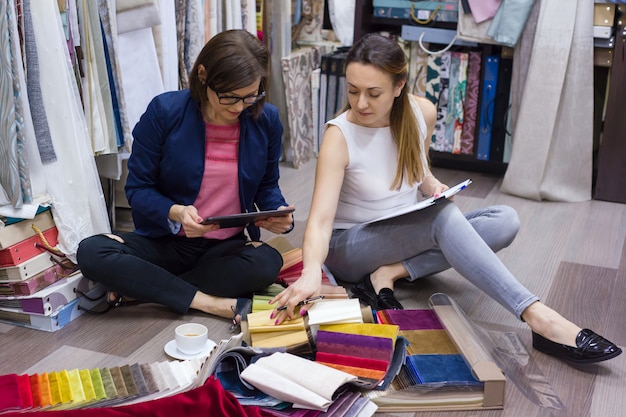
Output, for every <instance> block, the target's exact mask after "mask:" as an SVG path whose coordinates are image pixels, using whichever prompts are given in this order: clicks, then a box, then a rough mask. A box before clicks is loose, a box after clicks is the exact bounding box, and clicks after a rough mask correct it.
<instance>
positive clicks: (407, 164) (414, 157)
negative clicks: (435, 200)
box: [344, 33, 428, 188]
mask: <svg viewBox="0 0 626 417" xmlns="http://www.w3.org/2000/svg"><path fill="white" fill-rule="evenodd" d="M354 62H357V63H360V64H363V65H373V66H374V67H376V68H377V69H379V70H380V71H382V72H384V73H386V74H388V75H389V76H390V77H391V81H392V83H393V86H394V87H396V86H398V85H399V84H400V83H401V82H402V81H406V80H407V77H408V63H407V58H406V55H405V54H404V51H403V50H402V48H401V47H400V45H398V43H397V42H395V41H393V40H391V39H389V38H386V37H384V36H382V35H379V34H376V33H368V34H366V35H365V36H363V37H362V38H361V39H359V40H358V41H357V42H356V43H355V44H354V45H353V46H352V48H351V49H350V52H348V56H347V58H346V66H348V65H350V64H351V63H354ZM407 90H408V89H407V88H406V85H405V88H403V89H402V92H401V93H400V96H398V97H396V99H395V100H394V102H393V105H392V107H391V115H390V121H389V127H390V129H391V136H392V137H393V141H394V143H395V144H396V147H397V149H398V167H397V170H396V177H395V178H394V180H393V184H391V188H400V186H401V185H402V181H403V179H404V178H405V176H406V180H407V182H408V183H409V184H415V183H417V182H419V181H421V180H423V178H422V176H423V175H424V169H425V168H426V167H424V166H423V163H422V158H421V153H422V152H421V149H422V147H421V146H420V141H421V140H422V138H420V137H419V129H418V126H417V119H416V118H415V114H414V113H413V109H412V108H411V103H410V102H409V94H408V93H407ZM349 108H350V103H348V104H346V106H345V107H344V111H345V110H348V109H349ZM426 157H428V155H426ZM426 160H428V159H426Z"/></svg>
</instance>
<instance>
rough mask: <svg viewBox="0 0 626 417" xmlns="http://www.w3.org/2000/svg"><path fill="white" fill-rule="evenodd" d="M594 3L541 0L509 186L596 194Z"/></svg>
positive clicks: (544, 193) (533, 192)
mask: <svg viewBox="0 0 626 417" xmlns="http://www.w3.org/2000/svg"><path fill="white" fill-rule="evenodd" d="M593 8H594V6H593V2H589V1H584V0H555V1H543V2H541V6H540V10H539V17H538V20H537V24H536V28H535V33H534V41H533V47H532V50H531V51H530V56H529V57H528V60H529V66H528V73H527V74H526V80H525V88H524V89H523V90H517V91H523V94H522V97H521V101H520V104H519V111H518V114H517V119H516V121H515V127H514V131H513V149H512V153H511V160H510V162H509V166H508V168H507V172H506V174H505V176H504V180H503V182H502V186H501V190H502V191H503V192H505V193H509V194H513V195H518V196H520V197H525V198H529V199H532V200H553V201H568V202H575V201H585V200H589V199H591V184H592V153H593ZM531 14H532V13H531ZM531 27H532V24H531ZM524 36H526V35H524ZM517 60H518V59H516V61H517ZM514 78H516V77H515V76H514Z"/></svg>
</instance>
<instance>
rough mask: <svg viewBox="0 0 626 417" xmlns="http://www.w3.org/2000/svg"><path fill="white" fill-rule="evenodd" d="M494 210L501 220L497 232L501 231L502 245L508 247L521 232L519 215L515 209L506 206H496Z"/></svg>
mask: <svg viewBox="0 0 626 417" xmlns="http://www.w3.org/2000/svg"><path fill="white" fill-rule="evenodd" d="M493 210H494V211H496V212H497V213H498V214H497V216H496V217H497V218H498V219H499V224H498V227H497V230H499V231H500V236H501V238H500V240H501V242H502V244H501V245H502V246H503V247H507V246H509V245H510V244H511V243H512V242H513V240H514V239H515V236H517V233H518V232H519V228H520V219H519V215H518V214H517V211H516V210H515V209H514V208H513V207H511V206H506V205H499V206H494V207H493Z"/></svg>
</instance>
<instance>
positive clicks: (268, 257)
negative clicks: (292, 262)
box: [76, 233, 283, 314]
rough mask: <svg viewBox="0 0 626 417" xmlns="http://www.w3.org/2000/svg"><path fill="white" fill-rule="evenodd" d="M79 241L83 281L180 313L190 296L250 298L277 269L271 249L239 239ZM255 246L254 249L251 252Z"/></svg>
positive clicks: (278, 264) (276, 255)
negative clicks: (89, 281)
mask: <svg viewBox="0 0 626 417" xmlns="http://www.w3.org/2000/svg"><path fill="white" fill-rule="evenodd" d="M117 235H118V236H119V237H121V238H122V239H123V240H124V243H120V242H118V241H117V240H115V239H112V238H110V237H107V236H106V235H95V236H91V237H88V238H86V239H84V240H83V241H82V242H81V243H80V245H79V247H78V251H77V254H76V256H77V261H78V264H79V267H80V270H81V272H82V273H83V275H84V276H85V277H86V278H88V279H90V280H92V281H96V282H99V283H102V284H103V285H104V286H105V287H107V288H109V289H111V290H113V291H115V292H117V293H119V294H120V295H124V296H128V297H132V298H135V299H138V300H141V301H146V302H154V303H158V304H163V305H165V306H167V307H169V308H171V309H173V310H174V311H177V312H179V313H182V314H184V313H186V312H187V310H188V309H189V305H190V304H191V301H192V299H193V297H194V296H195V294H196V292H197V291H198V290H199V291H202V292H204V293H206V294H210V295H214V296H219V297H229V298H240V297H251V295H252V293H253V292H255V291H259V290H261V289H263V288H265V287H267V286H268V285H271V284H272V283H273V282H275V280H276V277H277V276H278V272H279V271H280V268H281V267H282V265H283V259H282V256H281V255H280V253H279V252H278V251H277V250H276V249H274V248H273V247H271V246H269V245H267V244H265V243H262V244H260V245H259V243H257V242H255V245H252V244H251V242H249V241H248V240H247V238H246V236H245V235H244V234H243V233H241V234H240V235H236V236H234V237H232V238H229V239H226V240H211V239H204V238H187V237H184V236H167V237H162V238H147V237H143V236H139V235H137V234H135V233H118V234H117ZM255 246H256V247H255Z"/></svg>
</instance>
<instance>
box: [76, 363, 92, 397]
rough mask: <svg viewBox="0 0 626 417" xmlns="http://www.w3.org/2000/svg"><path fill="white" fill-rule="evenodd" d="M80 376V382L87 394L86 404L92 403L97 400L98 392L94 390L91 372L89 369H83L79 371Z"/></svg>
mask: <svg viewBox="0 0 626 417" xmlns="http://www.w3.org/2000/svg"><path fill="white" fill-rule="evenodd" d="M78 374H79V375H80V382H81V384H82V386H83V391H84V392H85V402H89V403H90V402H92V401H95V400H96V391H95V390H94V388H93V381H92V380H91V372H89V369H81V370H80V371H78Z"/></svg>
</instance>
